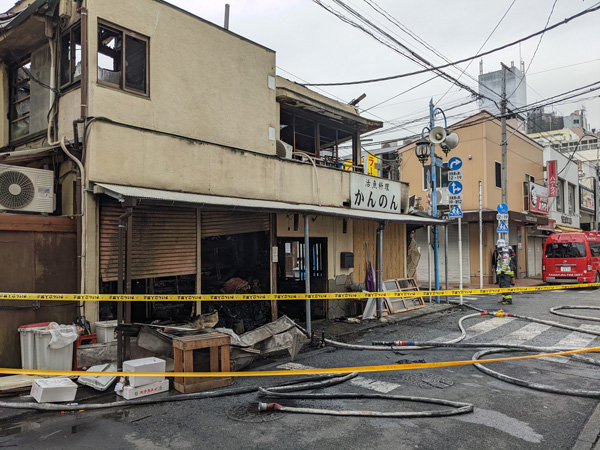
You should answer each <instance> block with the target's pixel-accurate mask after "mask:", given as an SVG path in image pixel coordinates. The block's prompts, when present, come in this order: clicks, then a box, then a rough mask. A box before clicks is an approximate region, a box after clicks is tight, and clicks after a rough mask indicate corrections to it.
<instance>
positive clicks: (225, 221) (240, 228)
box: [201, 211, 270, 238]
mask: <svg viewBox="0 0 600 450" xmlns="http://www.w3.org/2000/svg"><path fill="white" fill-rule="evenodd" d="M269 219H270V216H269V214H268V213H263V214H256V213H251V212H231V211H203V212H202V220H201V228H202V237H203V238H205V237H211V236H222V235H225V234H241V233H254V232H257V231H269V223H270V222H269Z"/></svg>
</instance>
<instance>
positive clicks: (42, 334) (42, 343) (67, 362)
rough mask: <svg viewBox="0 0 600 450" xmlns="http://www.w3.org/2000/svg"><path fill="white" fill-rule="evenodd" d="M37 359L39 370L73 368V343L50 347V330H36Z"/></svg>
mask: <svg viewBox="0 0 600 450" xmlns="http://www.w3.org/2000/svg"><path fill="white" fill-rule="evenodd" d="M33 334H34V336H35V360H36V364H37V369H38V370H71V368H72V367H73V343H71V344H69V345H66V346H64V347H63V348H49V347H48V344H50V340H51V339H52V333H51V332H50V330H35V331H34V332H33Z"/></svg>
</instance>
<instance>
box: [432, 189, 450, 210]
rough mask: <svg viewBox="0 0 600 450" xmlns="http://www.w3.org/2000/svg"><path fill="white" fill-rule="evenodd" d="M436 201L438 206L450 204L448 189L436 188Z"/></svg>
mask: <svg viewBox="0 0 600 450" xmlns="http://www.w3.org/2000/svg"><path fill="white" fill-rule="evenodd" d="M435 195H436V200H437V204H438V206H440V205H449V204H450V199H449V197H450V191H448V188H438V189H436V190H435Z"/></svg>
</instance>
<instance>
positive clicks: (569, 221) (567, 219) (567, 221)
mask: <svg viewBox="0 0 600 450" xmlns="http://www.w3.org/2000/svg"><path fill="white" fill-rule="evenodd" d="M560 220H561V221H562V223H565V224H567V225H572V224H573V219H571V218H570V217H569V216H564V215H563V216H560Z"/></svg>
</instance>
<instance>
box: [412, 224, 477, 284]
mask: <svg viewBox="0 0 600 450" xmlns="http://www.w3.org/2000/svg"><path fill="white" fill-rule="evenodd" d="M438 233H439V234H438V236H439V247H438V249H439V251H438V257H439V269H440V284H442V287H445V286H446V261H445V257H444V250H445V244H444V241H445V238H446V233H445V231H444V227H442V226H440V227H438ZM415 236H416V238H417V246H418V247H420V249H421V259H420V260H419V265H418V267H417V279H418V281H419V284H427V283H428V282H429V270H430V269H429V267H431V280H432V285H433V284H435V277H434V272H433V271H434V269H433V267H434V266H433V251H432V252H431V261H430V262H429V261H428V254H427V228H426V227H423V228H419V229H418V230H417V232H416V234H415ZM431 240H432V242H433V233H432V237H431ZM462 247H463V250H462V259H463V283H470V282H471V272H470V270H471V268H470V259H469V225H468V224H467V223H463V224H462ZM484 263H485V259H484ZM429 264H431V266H429ZM448 280H449V282H450V283H458V282H459V267H458V224H456V223H452V224H450V225H449V226H448Z"/></svg>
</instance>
